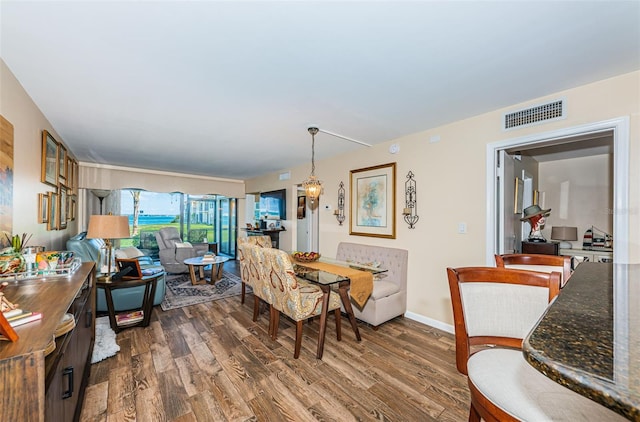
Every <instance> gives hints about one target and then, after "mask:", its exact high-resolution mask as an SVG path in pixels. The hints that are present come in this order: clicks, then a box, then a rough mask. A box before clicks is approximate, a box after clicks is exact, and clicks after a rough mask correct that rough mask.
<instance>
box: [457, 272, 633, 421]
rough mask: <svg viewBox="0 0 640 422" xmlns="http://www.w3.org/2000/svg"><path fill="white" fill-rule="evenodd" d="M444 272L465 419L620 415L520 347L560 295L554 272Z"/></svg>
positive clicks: (598, 418)
mask: <svg viewBox="0 0 640 422" xmlns="http://www.w3.org/2000/svg"><path fill="white" fill-rule="evenodd" d="M447 276H448V278H449V289H450V290H451V302H452V304H453V317H454V318H453V319H454V324H455V337H456V365H457V368H458V371H460V372H461V373H463V374H465V375H467V377H468V382H469V390H470V392H471V408H470V410H469V421H480V418H482V419H484V420H485V421H587V420H589V421H618V420H624V419H623V418H622V417H621V416H619V415H617V414H616V413H614V412H613V411H611V410H609V409H607V408H605V407H604V406H601V405H599V404H597V403H596V402H594V401H591V400H589V399H587V398H586V397H583V396H581V395H579V394H578V393H575V392H574V391H572V390H569V389H568V388H566V387H563V386H561V385H560V384H558V383H556V382H555V381H552V380H551V379H549V378H547V377H546V376H544V375H543V374H542V373H540V372H538V371H537V370H536V369H534V368H533V366H531V365H530V364H529V363H527V362H526V360H525V359H524V356H523V354H522V351H521V350H520V349H521V347H522V340H523V338H524V337H525V336H526V335H527V334H528V333H529V332H530V331H531V329H532V328H533V327H534V326H535V324H536V322H537V321H538V319H539V318H540V317H541V316H542V314H543V313H544V311H545V309H546V308H547V306H548V304H549V302H550V301H551V300H552V299H553V298H554V297H556V296H557V295H558V292H559V290H560V273H558V272H552V273H550V274H549V273H542V272H534V271H527V270H514V269H507V268H486V267H467V268H455V269H454V268H447ZM490 345H491V346H496V347H489V348H487V347H485V346H490ZM472 347H473V350H472Z"/></svg>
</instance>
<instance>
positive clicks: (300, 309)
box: [254, 248, 342, 359]
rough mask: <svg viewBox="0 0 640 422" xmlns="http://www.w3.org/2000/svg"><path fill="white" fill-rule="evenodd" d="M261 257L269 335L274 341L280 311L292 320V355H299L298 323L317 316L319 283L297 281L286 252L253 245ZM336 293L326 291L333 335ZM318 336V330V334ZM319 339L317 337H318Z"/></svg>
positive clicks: (337, 309) (337, 306)
mask: <svg viewBox="0 0 640 422" xmlns="http://www.w3.org/2000/svg"><path fill="white" fill-rule="evenodd" d="M254 250H255V251H257V254H258V256H259V257H260V260H261V263H262V265H261V277H262V278H263V282H264V281H266V284H267V286H269V288H270V289H271V292H272V295H273V297H272V300H273V302H272V304H271V309H272V312H271V321H272V324H270V325H271V326H272V329H271V334H272V338H273V339H274V340H275V339H276V337H277V333H278V324H279V321H280V312H282V313H284V314H285V315H287V316H288V317H290V318H291V319H292V320H294V321H295V323H296V339H295V349H294V352H293V357H294V358H295V359H297V358H298V357H299V356H300V347H301V345H302V323H303V321H304V320H306V319H309V318H311V317H314V316H318V315H320V314H321V312H322V297H323V292H322V289H320V287H319V286H317V285H315V284H312V283H309V282H307V281H304V280H301V279H299V278H297V277H296V275H295V273H294V271H293V264H292V263H291V260H290V259H289V255H288V254H287V253H286V252H284V251H281V250H279V249H268V248H255V249H254ZM340 303H341V302H340V296H339V295H338V294H337V293H336V292H334V291H330V292H329V311H334V315H335V318H336V335H337V338H338V340H340V339H341V338H342V334H341V331H340V330H341V325H340V324H341V321H340V318H341V315H340ZM319 335H320V333H319ZM318 341H320V338H318Z"/></svg>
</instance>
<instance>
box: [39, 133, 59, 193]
mask: <svg viewBox="0 0 640 422" xmlns="http://www.w3.org/2000/svg"><path fill="white" fill-rule="evenodd" d="M58 169H59V164H58V142H57V141H56V140H55V139H53V136H51V134H50V133H49V132H47V131H46V130H43V131H42V173H41V176H40V181H41V182H42V183H46V184H47V185H50V186H54V187H58Z"/></svg>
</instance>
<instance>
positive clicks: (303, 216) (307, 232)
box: [294, 185, 320, 252]
mask: <svg viewBox="0 0 640 422" xmlns="http://www.w3.org/2000/svg"><path fill="white" fill-rule="evenodd" d="M294 192H296V204H297V205H296V228H297V230H296V239H295V248H294V249H295V250H296V251H300V252H311V251H315V252H317V251H318V250H319V249H320V240H319V233H320V224H319V218H318V210H319V209H320V208H319V203H320V198H318V199H316V200H315V202H314V204H311V201H309V200H308V199H307V197H306V195H305V192H304V189H303V188H302V186H300V185H297V186H295V188H294Z"/></svg>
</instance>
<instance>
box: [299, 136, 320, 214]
mask: <svg viewBox="0 0 640 422" xmlns="http://www.w3.org/2000/svg"><path fill="white" fill-rule="evenodd" d="M307 130H308V131H309V133H310V134H311V174H310V175H309V178H308V179H307V180H305V181H304V182H302V187H303V188H304V192H305V194H306V196H307V198H309V200H310V201H311V205H313V204H314V202H315V200H316V199H318V197H320V193H321V192H322V183H321V182H320V181H319V180H318V178H317V177H316V162H315V142H316V134H317V133H318V128H317V127H310V128H308V129H307Z"/></svg>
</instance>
